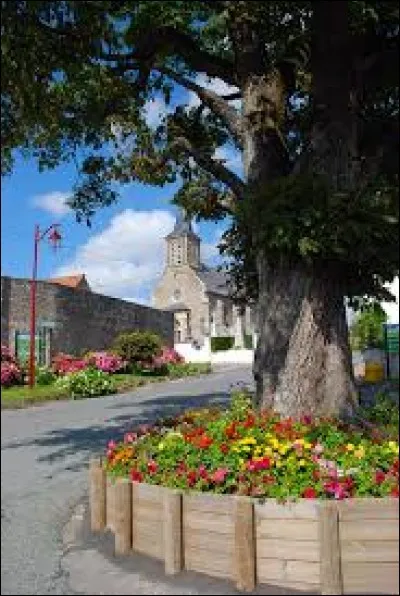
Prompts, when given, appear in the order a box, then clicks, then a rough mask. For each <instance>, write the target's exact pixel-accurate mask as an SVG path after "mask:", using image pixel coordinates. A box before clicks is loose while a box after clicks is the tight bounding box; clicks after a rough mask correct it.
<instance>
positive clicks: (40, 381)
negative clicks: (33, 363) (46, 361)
mask: <svg viewBox="0 0 400 596" xmlns="http://www.w3.org/2000/svg"><path fill="white" fill-rule="evenodd" d="M56 380H57V375H56V374H55V373H54V372H53V371H52V370H51V368H48V367H47V366H41V367H39V368H38V369H37V371H36V384H37V385H52V384H53V383H55V381H56Z"/></svg>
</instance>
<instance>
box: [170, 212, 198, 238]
mask: <svg viewBox="0 0 400 596" xmlns="http://www.w3.org/2000/svg"><path fill="white" fill-rule="evenodd" d="M179 236H194V237H195V238H198V236H197V234H195V232H194V231H193V228H192V222H191V219H190V217H189V216H188V214H187V213H186V211H185V210H184V209H179V212H178V215H177V217H176V220H175V225H174V229H173V230H172V232H170V233H169V234H168V235H167V236H166V237H167V238H177V237H179Z"/></svg>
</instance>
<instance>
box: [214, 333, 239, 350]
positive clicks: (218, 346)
mask: <svg viewBox="0 0 400 596" xmlns="http://www.w3.org/2000/svg"><path fill="white" fill-rule="evenodd" d="M234 343H235V338H234V337H229V336H222V337H212V338H211V352H221V351H224V350H230V349H231V348H233V346H234Z"/></svg>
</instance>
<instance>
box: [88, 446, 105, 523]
mask: <svg viewBox="0 0 400 596" xmlns="http://www.w3.org/2000/svg"><path fill="white" fill-rule="evenodd" d="M89 502H90V528H91V530H92V532H100V531H102V530H104V528H105V527H106V519H107V518H106V473H105V470H104V468H103V464H102V460H101V458H100V457H97V458H93V459H91V460H90V462H89Z"/></svg>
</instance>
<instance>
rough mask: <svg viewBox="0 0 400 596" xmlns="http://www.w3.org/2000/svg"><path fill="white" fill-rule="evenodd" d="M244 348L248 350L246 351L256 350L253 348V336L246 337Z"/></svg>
mask: <svg viewBox="0 0 400 596" xmlns="http://www.w3.org/2000/svg"><path fill="white" fill-rule="evenodd" d="M244 347H245V348H246V350H252V349H253V348H254V346H253V336H252V335H247V334H246V335H245V336H244Z"/></svg>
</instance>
